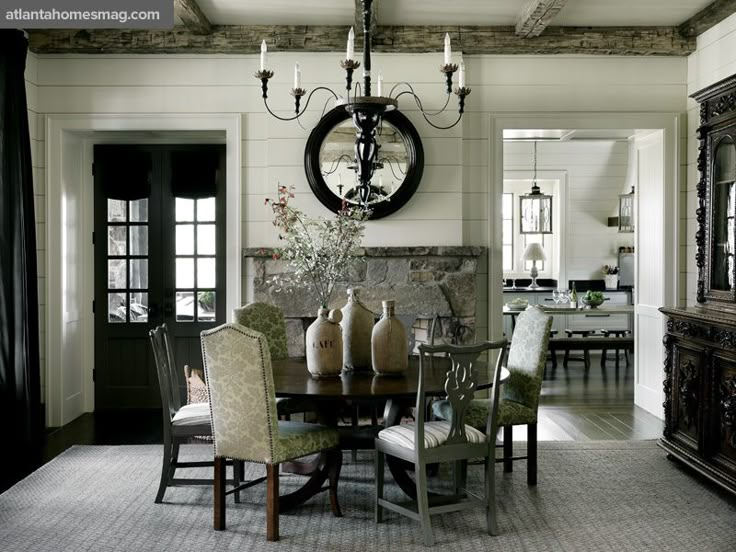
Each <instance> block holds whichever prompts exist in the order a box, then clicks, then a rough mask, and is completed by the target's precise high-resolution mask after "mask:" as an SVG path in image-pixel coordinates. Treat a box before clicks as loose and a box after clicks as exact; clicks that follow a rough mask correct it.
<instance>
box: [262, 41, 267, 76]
mask: <svg viewBox="0 0 736 552" xmlns="http://www.w3.org/2000/svg"><path fill="white" fill-rule="evenodd" d="M267 51H268V48H267V47H266V41H265V40H264V41H263V42H261V71H265V69H266V52H267Z"/></svg>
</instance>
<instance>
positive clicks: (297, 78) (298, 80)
mask: <svg viewBox="0 0 736 552" xmlns="http://www.w3.org/2000/svg"><path fill="white" fill-rule="evenodd" d="M301 87H302V70H301V69H300V68H299V62H298V61H297V62H296V63H295V64H294V88H301Z"/></svg>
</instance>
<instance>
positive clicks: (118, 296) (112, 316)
mask: <svg viewBox="0 0 736 552" xmlns="http://www.w3.org/2000/svg"><path fill="white" fill-rule="evenodd" d="M107 320H108V322H125V294H124V293H108V294H107Z"/></svg>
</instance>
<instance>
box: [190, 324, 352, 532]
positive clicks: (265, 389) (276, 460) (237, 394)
mask: <svg viewBox="0 0 736 552" xmlns="http://www.w3.org/2000/svg"><path fill="white" fill-rule="evenodd" d="M201 338H202V355H203V357H204V369H205V380H206V382H207V388H208V389H209V395H210V409H211V413H212V433H213V436H214V445H215V496H214V526H215V529H216V530H223V529H225V495H226V491H225V481H224V477H225V461H226V459H227V458H230V459H234V460H238V461H245V462H256V463H260V464H266V478H265V479H266V481H267V491H266V510H267V514H266V528H267V529H266V536H267V539H268V540H269V541H276V540H278V538H279V464H280V463H282V462H286V461H288V460H293V459H295V458H301V457H302V456H306V455H308V454H313V453H315V452H320V451H323V450H327V449H331V450H330V453H329V454H331V457H330V458H329V460H330V461H331V462H332V464H331V465H332V466H334V469H332V470H331V472H330V474H329V494H330V502H331V505H332V511H333V513H334V514H335V516H338V517H339V516H340V515H341V514H340V506H339V504H338V501H337V481H338V477H339V474H340V465H341V460H342V453H341V452H340V451H339V450H337V448H336V447H337V444H338V433H337V430H336V429H333V428H328V427H325V426H322V425H318V424H305V423H301V422H289V421H278V419H277V416H276V398H275V396H274V383H273V373H272V371H271V355H270V352H269V347H268V342H267V340H266V337H265V336H264V335H263V334H262V333H260V332H256V331H255V330H252V329H250V328H246V327H244V326H240V325H239V324H224V325H222V326H219V327H217V328H213V329H211V330H207V331H204V332H202V334H201ZM263 479H264V478H261V479H260V480H254V481H251V482H249V483H248V484H247V485H251V484H255V483H257V482H260V481H262V480H263ZM241 487H243V486H241Z"/></svg>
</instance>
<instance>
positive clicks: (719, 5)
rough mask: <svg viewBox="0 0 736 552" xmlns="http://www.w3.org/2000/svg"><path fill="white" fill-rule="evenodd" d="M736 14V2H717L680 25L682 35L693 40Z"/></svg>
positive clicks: (732, 0)
mask: <svg viewBox="0 0 736 552" xmlns="http://www.w3.org/2000/svg"><path fill="white" fill-rule="evenodd" d="M734 13H736V0H716V1H715V2H713V3H712V4H710V5H709V6H706V7H705V8H703V9H702V10H700V11H699V12H698V13H696V14H695V15H693V16H692V17H691V18H690V19H688V20H687V21H685V22H684V23H683V24H682V25H680V34H681V35H682V36H684V37H686V38H693V37H696V36H698V35H700V34H703V33H704V32H705V31H707V30H708V29H710V28H711V27H713V26H715V25H717V24H718V23H720V22H721V21H723V20H724V19H726V18H727V17H728V16H730V15H732V14H734Z"/></svg>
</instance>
